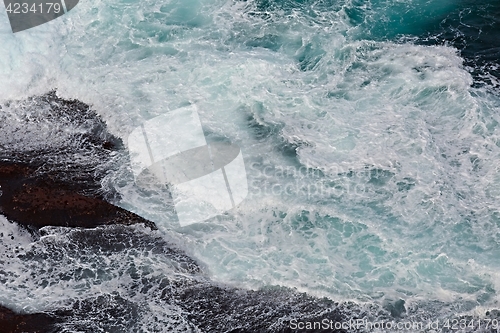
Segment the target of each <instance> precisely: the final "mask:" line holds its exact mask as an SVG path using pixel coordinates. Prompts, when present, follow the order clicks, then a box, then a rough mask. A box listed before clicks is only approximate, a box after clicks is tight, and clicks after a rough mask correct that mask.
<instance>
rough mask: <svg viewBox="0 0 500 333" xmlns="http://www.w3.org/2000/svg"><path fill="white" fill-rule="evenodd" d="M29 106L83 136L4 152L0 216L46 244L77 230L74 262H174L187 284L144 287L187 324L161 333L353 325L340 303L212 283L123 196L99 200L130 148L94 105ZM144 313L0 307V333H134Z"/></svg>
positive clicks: (105, 306) (56, 102)
mask: <svg viewBox="0 0 500 333" xmlns="http://www.w3.org/2000/svg"><path fill="white" fill-rule="evenodd" d="M27 103H28V104H29V107H27V106H26V104H22V103H21V104H19V105H18V106H16V107H18V108H23V107H26V108H27V109H29V108H33V107H38V108H46V109H47V110H48V111H47V114H46V115H45V119H44V121H47V119H48V120H49V121H52V122H57V121H60V120H62V122H63V124H62V125H64V123H65V122H66V123H68V124H69V123H71V125H72V126H79V127H80V129H85V130H84V131H75V132H77V133H78V134H77V135H73V137H71V138H69V139H67V140H65V141H63V142H61V146H56V147H53V146H44V145H43V144H41V145H39V146H35V147H33V146H30V145H29V144H26V145H16V142H13V141H10V142H5V141H4V142H2V143H1V146H0V186H1V188H0V190H1V196H0V213H1V214H2V215H4V216H5V217H6V218H7V219H8V220H9V221H11V222H15V223H17V224H19V225H21V226H22V227H23V228H26V229H27V230H28V231H29V232H30V233H31V235H32V237H33V240H35V241H36V240H37V239H39V238H40V228H43V227H47V226H54V227H69V228H75V229H74V230H73V232H71V233H70V234H71V237H72V238H71V242H70V243H71V246H72V251H74V255H75V256H78V255H79V253H84V252H86V251H100V252H101V253H102V252H103V251H104V252H105V253H108V252H109V253H117V252H120V251H125V250H126V248H130V247H133V248H136V249H141V248H142V249H145V250H147V251H150V250H153V252H154V253H156V254H157V255H160V256H167V257H169V258H170V259H171V260H172V261H173V262H175V263H176V266H177V267H178V269H179V270H180V271H181V272H182V274H183V275H182V277H180V276H179V275H175V277H171V278H168V277H166V278H163V279H160V280H158V281H142V282H141V283H142V284H146V285H157V286H159V287H158V288H159V289H158V290H159V292H160V293H161V294H160V296H159V297H160V298H161V299H162V301H164V302H165V303H166V304H169V305H170V306H172V307H175V308H177V309H179V310H180V312H181V313H183V314H184V315H183V318H181V319H179V320H178V321H179V322H178V327H171V328H165V330H163V331H164V332H169V331H172V330H175V329H179V328H181V327H185V328H186V329H187V331H193V332H195V331H201V332H289V331H291V329H290V328H289V321H290V320H291V319H293V318H294V317H295V316H297V315H299V314H300V318H301V320H314V319H317V320H319V319H326V318H328V319H331V320H335V321H339V320H342V319H344V320H347V316H346V314H343V312H345V313H349V318H352V314H353V312H352V309H350V310H349V311H342V307H341V306H339V304H337V303H335V302H332V301H330V300H326V299H322V300H320V299H316V298H313V297H310V296H307V295H305V294H300V293H296V292H293V291H291V290H288V289H283V288H274V289H268V290H261V291H249V290H240V289H235V288H231V287H227V286H223V285H219V284H216V283H213V282H211V281H209V280H208V279H207V278H206V277H205V276H204V275H203V270H202V269H201V268H200V267H199V265H197V263H196V261H195V260H193V259H191V258H189V257H188V256H186V255H185V254H184V253H182V251H180V250H179V249H176V248H175V247H174V246H171V245H170V244H167V243H165V242H164V241H163V240H162V239H161V238H158V237H157V236H152V235H150V234H148V232H147V230H150V231H151V232H153V231H154V230H155V229H156V226H155V225H154V223H152V222H150V221H147V220H145V219H143V218H142V217H140V216H138V215H136V214H134V213H131V212H129V211H126V210H124V209H122V208H119V207H117V206H114V205H112V204H111V203H109V202H108V201H107V200H108V199H109V198H112V197H116V194H115V193H105V192H104V191H103V190H102V188H101V180H102V177H103V176H104V174H105V170H103V168H101V166H102V165H106V163H107V162H109V161H110V160H111V158H112V155H113V153H114V152H116V151H119V150H121V149H123V144H122V142H121V141H120V140H119V139H118V138H116V137H113V136H112V135H111V134H109V133H108V132H107V131H106V125H105V124H104V122H103V121H102V120H101V119H100V118H99V117H98V115H97V114H95V113H94V112H93V111H92V110H91V109H90V107H89V106H88V105H85V104H84V103H81V102H78V101H72V100H70V101H69V100H63V99H61V98H59V97H57V95H56V93H55V92H50V93H48V94H46V95H44V96H40V97H35V98H33V99H30V100H29V101H27ZM9 107H12V105H9ZM37 117H39V115H37V116H36V117H34V119H30V120H29V121H27V123H28V125H27V126H28V127H29V126H36V122H37V121H40V119H37ZM30 121H31V122H32V124H30ZM8 125H9V124H8V122H5V123H4V125H3V126H4V129H5V130H6V131H9V130H11V131H12V129H8V128H6V126H8ZM22 131H23V129H22V127H20V128H19V130H18V131H17V132H16V133H17V134H18V139H19V140H23V139H26V137H27V135H25V136H24V137H23V136H22V135H19V132H22ZM56 134H57V133H56ZM71 140H75V141H78V142H79V144H78V146H77V147H75V146H74V145H73V146H72V145H71V143H70V141H71ZM9 143H10V144H11V145H10V146H11V147H9ZM19 147H21V148H19ZM77 149H81V150H80V151H77ZM76 153H78V154H80V155H83V156H89V158H88V160H83V162H82V158H81V157H80V158H79V161H76V159H75V158H74V156H75V154H76ZM96 161H99V163H100V164H101V165H98V164H96ZM134 224H140V225H143V226H145V227H146V228H145V229H144V230H146V231H144V232H143V233H142V234H139V235H138V234H137V232H134V231H133V230H132V229H130V227H128V226H130V225H134ZM61 250H62V249H61ZM64 251H68V250H67V249H64ZM66 253H67V252H66ZM58 255H59V254H58V253H48V254H47V257H44V258H43V260H47V262H50V260H63V259H62V258H55V257H54V258H51V257H52V256H56V257H57V256H58ZM25 256H27V255H25ZM7 269H8V267H7ZM344 307H345V306H344ZM351 307H352V305H351ZM137 311H138V310H137V308H136V306H135V305H134V304H132V303H131V302H130V301H128V300H126V299H125V298H123V297H121V296H119V295H116V294H113V292H112V291H110V292H109V293H103V295H102V296H99V297H97V298H95V297H94V298H89V299H86V300H83V301H77V302H75V303H74V305H73V307H71V308H68V307H63V308H61V309H56V310H54V311H50V312H49V313H30V314H27V313H16V312H14V311H12V310H10V309H8V308H6V307H3V306H0V328H1V329H0V331H1V332H5V333H8V332H12V333H13V332H47V333H48V332H69V331H71V330H73V331H74V332H93V329H92V328H89V327H87V325H85V324H84V323H85V322H86V320H85V318H86V317H87V316H89V315H90V314H93V315H94V316H95V317H96V318H101V320H102V322H101V323H100V324H99V323H98V324H96V325H97V326H96V327H99V328H101V329H103V331H108V330H112V331H116V332H127V327H126V326H127V325H128V326H130V325H132V324H130V323H133V322H134V321H135V319H134V317H135V316H136V315H137V314H136V312H137ZM110 318H111V319H110ZM113 319H115V320H113ZM119 322H122V323H124V322H128V323H129V324H127V325H125V326H120V325H118V324H116V323H119ZM132 326H133V325H132ZM174 326H175V325H174ZM294 331H296V330H294ZM328 331H331V330H328ZM339 332H343V330H339Z"/></svg>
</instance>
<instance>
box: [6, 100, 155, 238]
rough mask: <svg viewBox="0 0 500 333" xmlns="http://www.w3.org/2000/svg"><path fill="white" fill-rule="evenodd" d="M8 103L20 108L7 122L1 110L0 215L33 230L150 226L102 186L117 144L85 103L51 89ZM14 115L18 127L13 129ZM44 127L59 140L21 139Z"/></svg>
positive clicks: (118, 148) (118, 143) (119, 145)
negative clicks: (47, 142)
mask: <svg viewBox="0 0 500 333" xmlns="http://www.w3.org/2000/svg"><path fill="white" fill-rule="evenodd" d="M14 104H16V103H14V102H11V103H8V105H7V106H6V107H4V109H7V108H8V107H10V108H16V111H17V112H18V113H20V115H19V114H18V115H17V117H16V121H14V122H10V121H9V120H10V119H9V118H8V117H7V116H5V115H4V118H5V119H4V122H3V123H1V122H0V130H2V133H4V134H5V135H2V140H1V141H0V191H1V194H0V213H1V214H3V215H5V216H6V217H7V218H8V219H10V220H12V221H15V222H17V223H19V224H21V225H23V226H26V227H28V228H35V229H38V228H41V227H44V226H48V225H51V226H66V227H84V228H92V227H95V226H98V225H107V224H126V225H129V224H135V223H143V224H145V225H147V226H148V227H150V228H152V229H155V228H156V227H155V225H154V223H152V222H150V221H147V220H145V219H143V218H142V217H140V216H138V215H136V214H134V213H131V212H129V211H126V210H124V209H121V208H119V207H116V206H114V205H112V204H110V203H109V202H108V200H110V199H111V200H112V199H117V197H118V195H117V194H116V193H112V191H106V192H105V191H103V190H102V185H101V181H102V179H103V178H104V176H105V174H106V172H107V171H108V170H106V166H108V167H110V165H112V160H113V156H114V155H113V154H116V152H117V151H120V150H122V149H123V143H122V142H121V140H120V139H118V138H116V137H114V136H113V135H111V134H109V133H108V132H107V130H106V124H105V123H104V122H103V121H102V120H101V119H100V117H99V116H98V115H97V114H96V113H95V112H94V111H92V110H91V109H90V107H89V106H88V105H86V104H84V103H82V102H79V101H75V100H64V99H61V98H59V97H57V95H56V93H55V92H50V93H48V94H46V95H44V96H40V97H34V98H31V99H29V100H28V101H24V102H17V104H16V105H14ZM39 109H43V110H44V111H46V112H43V113H41V112H40V111H37V110H39ZM18 110H21V111H18ZM3 112H7V111H6V110H4V111H3ZM18 118H21V119H22V122H21V123H24V127H19V128H15V127H16V126H18V125H16V124H17V123H18V122H19V121H17V120H18ZM40 124H42V125H40ZM46 127H48V128H49V129H50V130H49V134H50V136H61V137H63V138H64V140H58V141H56V143H54V144H52V145H50V144H47V145H43V144H41V145H37V143H33V144H31V143H30V144H21V142H22V141H23V140H26V138H27V137H28V138H30V139H31V140H33V138H32V137H30V135H32V134H33V132H36V131H39V132H42V133H44V132H43V131H44V130H45V128H46ZM26 128H28V129H29V130H28V129H26ZM68 128H70V129H72V130H67V129H68ZM23 131H26V133H24V132H23ZM9 132H12V136H9V135H8V133H9ZM39 135H42V134H39ZM12 138H14V139H12ZM75 155H77V156H78V157H75Z"/></svg>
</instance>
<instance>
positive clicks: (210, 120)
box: [0, 0, 500, 313]
mask: <svg viewBox="0 0 500 333" xmlns="http://www.w3.org/2000/svg"><path fill="white" fill-rule="evenodd" d="M498 15H499V14H498V4H497V3H496V2H494V1H491V2H489V3H488V2H482V3H481V4H475V3H474V2H472V1H409V0H406V1H358V0H353V1H263V0H262V1H228V0H183V1H181V0H177V1H176V0H170V1H163V2H158V1H155V0H145V1H134V0H110V1H100V0H92V1H84V2H81V3H80V4H79V5H78V6H77V7H76V8H75V9H73V10H72V11H71V12H70V13H68V14H67V15H65V16H63V17H62V18H61V19H58V20H55V21H52V22H50V23H48V24H45V25H43V26H40V27H39V28H37V29H32V30H29V31H26V32H22V33H19V34H16V35H13V34H10V33H9V29H10V28H9V27H8V25H7V21H6V15H5V12H0V22H1V23H0V24H1V25H0V31H1V32H2V33H1V34H0V39H1V40H2V45H5V46H4V48H3V49H2V50H1V51H0V82H1V84H2V91H1V92H0V98H1V99H2V100H5V99H8V98H23V97H25V96H29V95H30V94H34V93H40V92H45V91H46V90H48V89H47V88H48V87H50V88H57V89H58V91H59V93H60V94H61V95H62V96H65V97H71V98H78V99H80V100H82V101H84V102H87V103H91V104H92V105H93V107H94V108H95V109H96V110H97V112H98V113H99V114H101V115H102V117H103V118H104V119H105V120H106V122H107V123H108V125H109V128H110V130H111V131H112V132H113V133H114V134H116V135H118V136H120V137H121V138H123V139H124V142H126V138H127V136H128V134H129V133H130V132H131V131H132V130H133V129H134V128H135V127H137V126H139V125H140V124H141V123H142V122H144V121H145V120H148V119H151V118H153V117H154V116H157V115H160V114H163V113H165V112H168V111H169V110H173V109H176V108H178V107H181V106H185V105H188V104H196V105H197V106H198V108H199V110H200V112H199V113H200V118H201V121H202V124H203V128H204V131H205V134H206V135H207V137H208V138H211V139H214V140H215V139H220V138H225V139H229V140H231V141H232V142H235V143H237V144H238V145H239V146H240V147H241V149H242V152H243V154H244V157H245V163H246V168H247V174H248V182H249V185H250V189H249V192H250V193H249V196H248V198H247V199H246V200H245V201H244V202H243V203H242V204H241V205H240V206H239V207H237V208H236V209H234V210H232V211H230V212H228V213H227V214H225V215H223V216H218V217H215V218H213V219H211V220H209V221H206V222H205V223H200V224H195V225H191V226H188V227H184V228H181V227H180V226H179V223H178V221H177V220H176V218H175V214H174V211H173V209H172V202H171V201H168V200H167V199H164V198H163V197H162V195H161V192H160V191H159V190H158V189H155V188H151V189H146V190H144V189H139V188H137V187H136V186H135V185H134V182H133V177H132V174H131V170H130V166H129V164H128V160H127V156H126V155H124V156H122V157H121V160H120V163H121V168H120V169H119V170H118V171H113V172H111V173H110V174H109V176H108V178H107V179H106V182H105V184H104V186H105V187H108V186H109V187H113V188H115V189H117V190H118V191H119V192H120V193H121V194H122V200H121V201H120V202H119V204H120V205H122V206H123V207H126V208H128V209H130V210H132V211H134V212H137V213H139V214H140V215H142V216H145V217H147V218H149V219H151V220H153V221H155V222H156V223H157V225H158V226H159V228H160V230H161V231H162V232H163V233H164V234H165V235H168V237H170V238H174V239H175V240H176V241H177V242H178V243H179V244H182V246H183V247H184V248H185V249H186V250H187V251H188V253H190V254H191V255H193V256H195V257H196V258H198V259H199V260H200V261H201V262H203V263H204V264H205V265H206V267H207V268H208V272H209V274H210V276H211V277H212V278H213V279H215V280H217V281H222V282H226V283H230V284H234V285H237V286H244V287H249V288H259V287H262V286H265V285H283V286H287V287H294V288H297V289H298V290H300V291H306V292H309V293H311V294H314V295H318V296H327V297H331V298H333V299H335V300H355V301H357V302H378V303H380V304H383V303H384V302H386V301H392V300H396V299H404V300H405V301H406V305H407V307H408V308H409V309H410V308H414V309H418V308H419V306H420V305H421V304H428V303H432V302H433V301H439V302H442V303H440V304H444V305H442V307H441V309H440V310H441V311H443V312H446V311H452V310H449V309H454V310H453V311H457V310H456V308H460V309H461V310H460V311H463V312H467V311H471V312H474V311H478V312H481V311H482V309H485V308H491V307H498V303H497V302H498V300H499V298H498V289H499V288H500V261H499V260H498V258H499V257H500V211H499V209H500V208H499V207H500V190H499V185H500V172H499V170H498V162H499V160H500V137H499V134H498V133H499V122H500V116H499V112H498V111H499V108H500V98H499V94H498V60H499V59H498V34H497V31H498V19H499V16H498ZM478 31H481V33H478ZM45 139H47V138H45ZM34 140H35V139H34ZM116 279H119V278H118V277H117V278H116ZM75 284H76V283H75ZM70 286H71V284H70ZM53 288H57V287H53ZM75 289H78V288H77V287H76V286H75ZM44 293H45V292H44ZM65 293H66V292H65ZM10 295H11V296H10V297H12V299H11V300H12V301H13V302H14V300H17V301H19V302H21V303H23V302H24V303H23V304H27V305H26V306H28V305H29V304H31V306H32V302H35V301H34V299H36V297H35V296H30V297H25V296H15V293H13V292H12V293H10ZM62 295H64V293H62V292H61V297H63V296H62ZM457 304H459V305H457ZM447 309H448V310H447ZM433 311H435V310H433ZM483 312H484V311H483ZM481 313H482V312H481Z"/></svg>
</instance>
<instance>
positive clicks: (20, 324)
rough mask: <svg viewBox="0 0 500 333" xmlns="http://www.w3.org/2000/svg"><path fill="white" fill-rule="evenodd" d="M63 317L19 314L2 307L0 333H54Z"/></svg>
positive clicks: (0, 308)
mask: <svg viewBox="0 0 500 333" xmlns="http://www.w3.org/2000/svg"><path fill="white" fill-rule="evenodd" d="M60 321H61V317H58V316H55V315H51V314H45V313H36V314H17V313H15V312H14V311H11V310H9V309H7V308H6V307H3V306H0V331H1V332H2V333H52V332H54V333H55V332H57V330H56V326H55V325H56V324H57V323H58V322H60Z"/></svg>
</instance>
